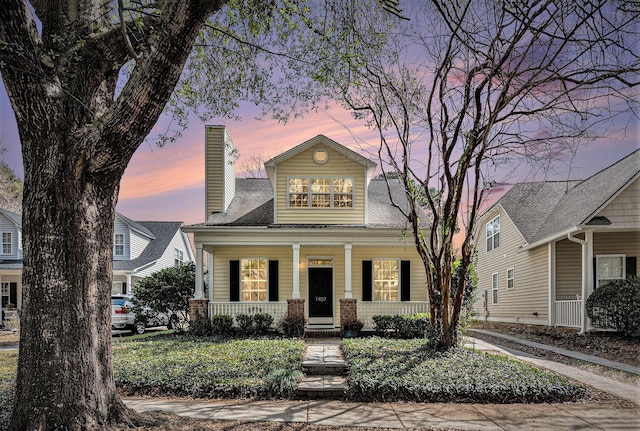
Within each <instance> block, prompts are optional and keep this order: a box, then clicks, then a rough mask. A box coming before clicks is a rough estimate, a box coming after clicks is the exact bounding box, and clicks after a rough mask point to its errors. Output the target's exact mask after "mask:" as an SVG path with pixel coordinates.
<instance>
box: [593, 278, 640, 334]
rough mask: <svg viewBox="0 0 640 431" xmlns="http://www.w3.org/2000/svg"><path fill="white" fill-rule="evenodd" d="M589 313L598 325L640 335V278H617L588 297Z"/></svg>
mask: <svg viewBox="0 0 640 431" xmlns="http://www.w3.org/2000/svg"><path fill="white" fill-rule="evenodd" d="M585 306H586V308H587V315H588V316H589V318H590V319H591V321H592V323H593V325H594V326H596V327H602V328H607V327H612V328H614V329H615V330H616V331H618V332H619V333H621V334H623V335H624V336H625V337H630V338H638V337H640V278H638V277H630V278H628V279H626V280H616V281H612V282H611V283H608V284H606V285H604V286H601V287H598V288H597V289H596V290H594V291H593V293H592V294H591V295H590V296H589V298H587V302H586V304H585Z"/></svg>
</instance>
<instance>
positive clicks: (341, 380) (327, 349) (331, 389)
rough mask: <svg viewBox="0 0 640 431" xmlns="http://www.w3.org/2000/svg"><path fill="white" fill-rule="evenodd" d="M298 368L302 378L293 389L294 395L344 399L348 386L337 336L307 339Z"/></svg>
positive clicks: (345, 367)
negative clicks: (301, 370)
mask: <svg viewBox="0 0 640 431" xmlns="http://www.w3.org/2000/svg"><path fill="white" fill-rule="evenodd" d="M302 368H303V371H304V372H305V377H304V378H303V379H302V381H301V382H300V384H299V385H298V388H297V390H296V397H297V398H303V399H308V398H334V399H336V398H337V399H341V398H344V396H345V394H346V392H347V389H348V387H349V386H348V384H347V377H346V376H345V374H346V373H347V366H346V363H345V361H344V357H343V355H342V342H341V341H340V339H339V338H338V339H336V338H325V339H312V340H307V343H306V347H305V353H304V359H303V361H302Z"/></svg>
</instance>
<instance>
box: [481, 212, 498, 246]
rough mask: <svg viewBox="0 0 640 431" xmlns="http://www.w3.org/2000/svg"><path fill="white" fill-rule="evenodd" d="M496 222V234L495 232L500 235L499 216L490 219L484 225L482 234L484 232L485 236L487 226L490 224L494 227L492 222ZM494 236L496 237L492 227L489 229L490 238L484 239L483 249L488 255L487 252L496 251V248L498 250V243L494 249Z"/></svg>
mask: <svg viewBox="0 0 640 431" xmlns="http://www.w3.org/2000/svg"><path fill="white" fill-rule="evenodd" d="M496 220H498V232H497V233H498V234H500V230H501V226H500V216H499V215H498V216H495V217H494V218H492V219H491V220H490V221H489V222H488V223H486V224H485V225H484V232H485V235H486V232H487V226H489V225H490V224H491V225H492V226H493V225H494V222H495V221H496ZM495 236H496V232H495V231H494V230H493V227H492V228H491V236H490V237H486V238H485V239H486V241H485V247H486V250H487V253H488V252H490V251H492V250H495V249H496V248H498V247H500V244H499V243H498V246H497V247H496V245H495V239H494V238H495ZM489 238H491V249H489V246H488V242H489Z"/></svg>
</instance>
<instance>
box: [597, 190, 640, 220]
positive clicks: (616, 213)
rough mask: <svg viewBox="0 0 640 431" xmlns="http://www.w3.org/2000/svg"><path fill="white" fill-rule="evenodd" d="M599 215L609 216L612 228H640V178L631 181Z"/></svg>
mask: <svg viewBox="0 0 640 431" xmlns="http://www.w3.org/2000/svg"><path fill="white" fill-rule="evenodd" d="M597 215H598V216H603V217H606V218H608V219H609V220H610V221H611V222H612V226H611V227H612V228H616V229H640V216H639V215H640V179H636V180H635V181H634V182H633V183H631V184H630V185H629V186H628V187H627V188H626V189H625V190H623V191H622V193H620V194H619V195H618V196H617V197H616V198H615V199H613V201H611V203H609V205H607V206H606V207H605V208H603V209H602V211H600V212H599V213H598V214H597Z"/></svg>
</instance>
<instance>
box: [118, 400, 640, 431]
mask: <svg viewBox="0 0 640 431" xmlns="http://www.w3.org/2000/svg"><path fill="white" fill-rule="evenodd" d="M124 401H125V404H126V405H127V406H129V407H131V408H133V409H135V410H137V411H139V412H149V411H162V412H164V413H169V414H175V415H180V416H185V417H190V418H196V419H212V420H250V421H272V422H302V423H311V424H319V425H334V426H344V425H349V426H370V427H387V428H399V429H405V428H420V427H439V428H445V429H457V430H525V429H527V430H539V431H546V430H548V431H551V430H554V431H555V430H559V429H562V430H609V431H617V430H620V431H623V430H624V431H628V430H637V429H640V416H639V415H640V409H631V408H616V406H615V405H614V404H611V403H609V404H504V405H502V404H443V403H436V404H411V403H350V402H343V401H336V400H310V401H250V400H224V401H209V400H207V401H199V400H170V399H158V398H125V399H124Z"/></svg>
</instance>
